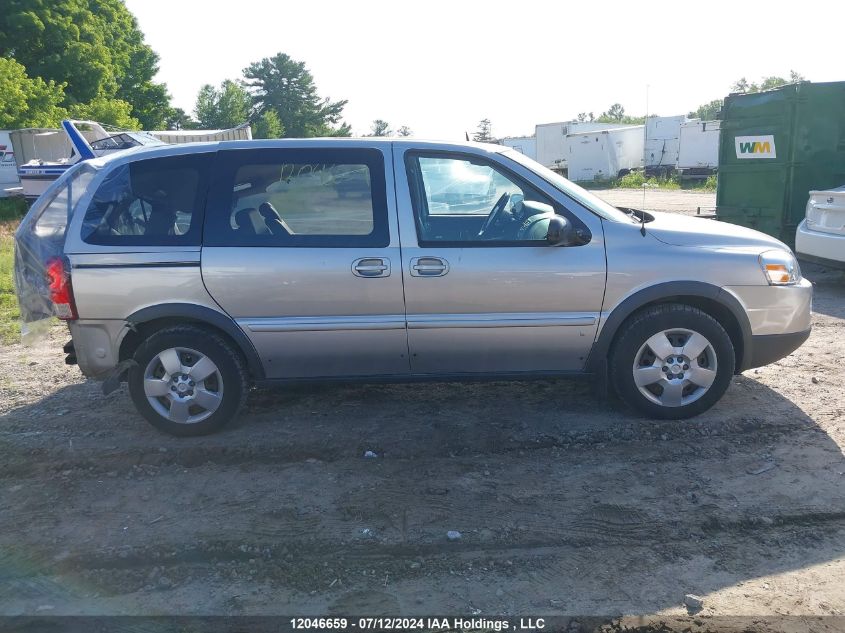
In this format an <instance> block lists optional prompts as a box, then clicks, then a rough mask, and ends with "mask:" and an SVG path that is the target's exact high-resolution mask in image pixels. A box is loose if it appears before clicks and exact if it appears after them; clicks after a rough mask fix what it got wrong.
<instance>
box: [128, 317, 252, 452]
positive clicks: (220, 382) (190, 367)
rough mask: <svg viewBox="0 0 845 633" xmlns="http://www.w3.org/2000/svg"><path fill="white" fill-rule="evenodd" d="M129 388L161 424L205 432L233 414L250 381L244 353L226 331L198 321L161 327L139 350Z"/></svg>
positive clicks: (186, 432) (183, 432) (180, 431)
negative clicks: (216, 330) (224, 334)
mask: <svg viewBox="0 0 845 633" xmlns="http://www.w3.org/2000/svg"><path fill="white" fill-rule="evenodd" d="M134 360H135V362H136V363H137V365H136V366H134V367H132V368H131V369H130V370H129V375H128V382H129V393H130V395H131V397H132V401H133V402H134V403H135V407H136V408H137V409H138V412H139V413H140V414H141V415H143V416H144V417H145V418H146V419H147V421H148V422H150V424H152V425H153V426H155V427H156V428H157V429H159V430H161V431H164V432H165V433H169V434H171V435H178V436H183V437H185V436H196V435H206V434H208V433H213V432H215V431H217V430H219V429H220V428H221V427H223V425H225V424H226V423H227V422H229V421H230V420H232V419H233V418H234V417H235V416H236V415H237V413H238V411H239V410H240V408H241V406H242V405H243V402H244V399H245V396H246V392H247V389H248V381H247V375H246V370H245V367H244V363H243V360H242V359H241V356H240V354H239V353H238V352H237V351H236V350H234V349H233V348H232V346H231V345H230V344H229V343H228V342H227V341H226V340H225V339H223V337H221V336H219V335H218V334H216V333H214V332H212V331H210V330H206V329H203V328H200V327H196V326H188V325H184V326H174V327H170V328H166V329H163V330H159V331H158V332H156V333H155V334H153V335H152V336H150V338H148V339H147V340H146V341H144V343H142V344H141V346H140V347H139V348H138V350H137V351H136V352H135V356H134Z"/></svg>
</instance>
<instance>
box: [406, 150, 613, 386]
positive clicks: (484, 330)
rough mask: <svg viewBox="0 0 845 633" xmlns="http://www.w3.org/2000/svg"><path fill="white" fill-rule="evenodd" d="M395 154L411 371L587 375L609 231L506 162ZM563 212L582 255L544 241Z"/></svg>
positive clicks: (462, 156)
mask: <svg viewBox="0 0 845 633" xmlns="http://www.w3.org/2000/svg"><path fill="white" fill-rule="evenodd" d="M396 150H398V151H395V156H394V166H395V171H396V174H397V176H396V178H397V183H398V186H397V193H398V200H399V214H400V216H399V217H400V232H401V235H402V259H403V277H404V283H405V303H406V311H407V322H408V347H409V351H410V354H411V371H412V373H415V374H464V373H469V374H474V373H485V374H489V373H508V374H514V373H517V374H518V373H520V372H543V371H548V372H565V371H577V370H581V369H583V367H584V364H585V360H586V357H587V354H588V352H589V350H590V348H591V346H592V343H593V340H594V338H595V334H596V329H597V326H598V322H599V315H600V311H601V305H602V298H603V294H604V285H605V269H606V264H605V252H604V241H603V233H602V228H601V221H600V220H599V219H598V218H597V217H596V216H594V215H592V214H590V213H589V212H587V211H586V210H585V209H584V208H583V207H579V206H578V205H577V204H576V203H574V202H573V201H569V200H568V199H565V200H561V199H562V198H564V196H562V194H559V193H558V195H557V196H555V194H554V190H552V188H551V187H550V185H548V183H544V181H542V180H541V179H539V178H538V177H537V176H536V175H535V174H532V173H531V172H530V171H528V170H526V169H525V168H524V167H522V166H520V165H518V164H517V163H516V162H514V161H510V160H509V159H507V158H506V157H495V158H493V157H490V154H489V153H486V152H485V153H483V154H482V153H479V154H472V153H471V152H469V153H456V154H453V153H443V152H419V151H415V150H414V149H413V148H411V147H410V146H398V147H397V148H396ZM575 211H577V213H576V212H575ZM556 214H559V215H563V216H564V217H566V219H567V220H568V221H569V222H571V223H572V224H574V225H575V227H576V228H577V229H578V231H579V232H580V236H581V238H582V239H581V240H580V243H579V245H577V246H567V247H563V246H552V245H550V243H549V242H548V241H547V240H546V239H545V237H546V233H547V232H548V227H549V218H550V217H553V216H554V215H556Z"/></svg>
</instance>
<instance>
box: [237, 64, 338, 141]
mask: <svg viewBox="0 0 845 633" xmlns="http://www.w3.org/2000/svg"><path fill="white" fill-rule="evenodd" d="M244 77H246V84H247V86H248V87H249V89H250V91H251V93H252V98H253V104H254V110H255V112H257V113H259V114H263V113H264V112H266V111H267V110H273V111H274V112H275V113H276V115H277V116H278V117H279V121H280V122H281V124H282V126H283V129H284V134H285V136H293V137H311V136H349V134H350V131H351V129H350V126H349V125H347V124H345V123H343V121H342V117H343V108H344V107H345V106H346V103H347V101H345V100H341V101H331V100H330V99H329V98H327V97H326V98H323V97H320V96H319V94H318V93H317V86H316V85H315V83H314V77H313V76H312V75H311V73H310V72H309V70H308V69H307V68H306V67H305V63H304V62H298V61H296V60H294V59H292V58H291V57H290V56H289V55H286V54H284V53H278V54H276V55H274V56H273V57H265V58H264V59H262V60H261V61H259V62H255V63H254V64H250V65H249V66H248V67H247V68H245V69H244Z"/></svg>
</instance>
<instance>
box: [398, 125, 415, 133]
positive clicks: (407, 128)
mask: <svg viewBox="0 0 845 633" xmlns="http://www.w3.org/2000/svg"><path fill="white" fill-rule="evenodd" d="M413 133H414V131H413V130H412V129H411V128H409V127H408V126H407V125H403V126H402V127H400V128H399V129H398V130H396V134H397V135H398V136H411V135H412V134H413Z"/></svg>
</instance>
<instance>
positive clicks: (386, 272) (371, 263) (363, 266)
mask: <svg viewBox="0 0 845 633" xmlns="http://www.w3.org/2000/svg"><path fill="white" fill-rule="evenodd" d="M352 274H353V275H355V276H356V277H390V260H389V259H384V258H382V257H362V258H360V259H356V260H355V261H354V262H352Z"/></svg>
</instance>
